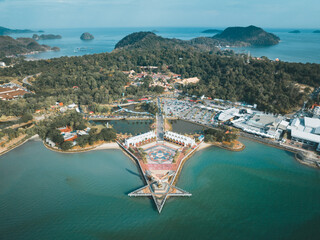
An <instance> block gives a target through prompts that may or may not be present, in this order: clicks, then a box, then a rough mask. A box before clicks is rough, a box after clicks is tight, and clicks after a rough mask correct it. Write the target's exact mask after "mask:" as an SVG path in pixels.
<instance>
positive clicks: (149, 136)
mask: <svg viewBox="0 0 320 240" xmlns="http://www.w3.org/2000/svg"><path fill="white" fill-rule="evenodd" d="M156 139H157V137H156V134H155V132H154V131H150V132H147V133H144V134H140V135H138V136H134V137H131V138H128V139H126V140H125V143H124V144H125V145H126V147H130V146H133V147H139V146H141V145H144V144H146V143H149V142H152V141H155V140H156Z"/></svg>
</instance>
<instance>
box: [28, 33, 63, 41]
mask: <svg viewBox="0 0 320 240" xmlns="http://www.w3.org/2000/svg"><path fill="white" fill-rule="evenodd" d="M32 38H33V39H34V40H37V41H38V40H50V39H61V38H62V36H61V35H54V34H41V35H40V36H39V35H38V34H33V36H32Z"/></svg>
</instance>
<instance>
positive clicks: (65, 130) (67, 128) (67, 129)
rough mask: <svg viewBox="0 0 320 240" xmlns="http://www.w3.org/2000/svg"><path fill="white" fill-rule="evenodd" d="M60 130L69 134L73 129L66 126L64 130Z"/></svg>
mask: <svg viewBox="0 0 320 240" xmlns="http://www.w3.org/2000/svg"><path fill="white" fill-rule="evenodd" d="M58 130H59V131H60V132H62V133H67V132H71V128H70V127H69V126H65V127H62V128H58Z"/></svg>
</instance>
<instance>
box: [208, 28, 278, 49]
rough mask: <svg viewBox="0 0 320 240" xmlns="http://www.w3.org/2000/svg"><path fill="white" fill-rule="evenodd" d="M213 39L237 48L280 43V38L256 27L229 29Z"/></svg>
mask: <svg viewBox="0 0 320 240" xmlns="http://www.w3.org/2000/svg"><path fill="white" fill-rule="evenodd" d="M212 38H213V39H216V40H219V41H222V42H229V44H230V45H237V46H239V45H240V46H250V45H251V46H270V45H276V44H278V43H279V41H280V38H279V37H278V36H276V35H274V34H272V33H268V32H266V31H264V30H263V29H262V28H259V27H255V26H248V27H228V28H226V29H225V30H224V31H223V32H222V33H220V34H217V35H215V36H213V37H212Z"/></svg>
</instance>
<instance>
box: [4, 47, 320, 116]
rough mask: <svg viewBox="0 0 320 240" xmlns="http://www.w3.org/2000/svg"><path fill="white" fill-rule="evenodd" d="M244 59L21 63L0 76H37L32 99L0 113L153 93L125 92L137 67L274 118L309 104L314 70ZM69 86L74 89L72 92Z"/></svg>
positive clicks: (139, 57) (178, 55) (319, 77)
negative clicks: (163, 71)
mask: <svg viewBox="0 0 320 240" xmlns="http://www.w3.org/2000/svg"><path fill="white" fill-rule="evenodd" d="M246 57H247V56H241V55H230V56H220V55H218V54H215V53H209V52H200V51H196V50H192V49H189V50H173V49H169V50H168V49H153V50H145V49H139V50H136V49H118V50H117V51H114V52H112V53H102V54H94V55H86V56H82V57H62V58H57V59H50V60H41V61H30V62H23V63H21V64H17V65H15V66H14V67H12V68H4V69H0V76H15V77H21V78H22V77H24V76H26V75H31V74H36V73H39V72H42V74H41V76H40V77H38V78H37V80H36V81H35V82H34V83H33V85H32V87H30V89H31V90H33V91H35V92H36V95H31V96H29V97H28V98H26V99H25V101H26V102H27V103H28V104H29V105H27V106H25V105H23V104H21V103H19V104H18V103H17V104H15V102H14V101H12V102H10V103H8V102H3V101H0V104H2V106H1V105H0V113H1V109H4V110H3V111H15V113H14V114H18V113H21V112H23V111H32V110H34V109H40V108H42V107H44V106H47V105H48V104H49V103H50V102H51V104H52V103H54V102H55V101H62V102H75V103H80V104H85V105H89V106H92V105H94V104H97V103H98V104H99V103H108V102H111V101H113V100H115V99H119V98H121V97H122V94H123V93H124V94H125V96H144V95H145V94H150V93H153V94H156V93H158V89H152V88H149V86H148V84H142V85H141V86H140V87H135V86H130V87H128V88H125V87H124V86H125V85H126V84H127V83H128V78H127V76H126V75H125V74H123V73H122V72H121V71H128V70H135V71H136V72H140V71H141V69H140V67H139V66H158V67H159V69H168V70H170V71H171V72H174V73H177V74H181V75H182V78H188V77H199V78H200V82H199V83H198V84H196V85H190V86H187V87H185V88H184V89H183V91H184V92H185V93H188V94H189V95H196V96H202V95H203V94H204V95H205V96H208V97H212V98H221V99H228V100H233V101H245V102H247V103H250V104H253V103H256V104H257V105H258V108H259V109H260V110H265V111H268V112H274V113H286V112H290V111H291V110H293V109H294V108H298V107H301V106H302V105H303V103H304V101H305V100H308V96H309V94H310V88H308V87H304V88H300V87H299V85H297V84H298V83H301V84H306V85H309V86H311V87H319V86H320V65H319V64H302V63H287V62H275V61H270V60H268V59H262V60H255V59H250V63H248V62H247V59H246ZM154 71H158V70H154ZM159 71H160V70H159ZM74 86H78V88H77V89H76V90H75V89H74V88H73V87H74ZM14 104H15V105H14ZM5 106H7V107H5Z"/></svg>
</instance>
